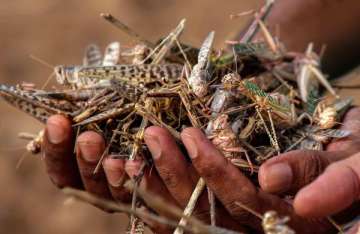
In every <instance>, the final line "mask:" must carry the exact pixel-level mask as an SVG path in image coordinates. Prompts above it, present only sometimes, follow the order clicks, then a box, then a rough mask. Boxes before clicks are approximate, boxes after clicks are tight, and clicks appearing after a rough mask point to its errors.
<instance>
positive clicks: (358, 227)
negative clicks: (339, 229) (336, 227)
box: [346, 222, 360, 234]
mask: <svg viewBox="0 0 360 234" xmlns="http://www.w3.org/2000/svg"><path fill="white" fill-rule="evenodd" d="M359 233H360V222H359V223H357V224H355V225H354V226H353V227H352V228H351V229H350V230H349V231H348V232H346V234H359Z"/></svg>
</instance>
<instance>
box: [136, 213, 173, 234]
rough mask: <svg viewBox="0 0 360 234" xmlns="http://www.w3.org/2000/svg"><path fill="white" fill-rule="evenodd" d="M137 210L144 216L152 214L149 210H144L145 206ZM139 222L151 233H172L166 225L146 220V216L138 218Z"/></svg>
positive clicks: (171, 229)
mask: <svg viewBox="0 0 360 234" xmlns="http://www.w3.org/2000/svg"><path fill="white" fill-rule="evenodd" d="M137 209H141V210H142V211H143V212H144V213H145V214H154V212H152V211H151V210H149V209H148V208H146V207H145V206H141V207H139V208H137ZM140 218H141V220H142V221H143V222H144V223H145V224H146V225H147V226H148V227H149V228H150V229H151V230H152V231H153V233H156V234H170V233H173V228H171V227H169V226H168V225H166V224H162V223H159V222H156V221H155V220H153V219H150V218H148V216H147V215H145V216H140Z"/></svg>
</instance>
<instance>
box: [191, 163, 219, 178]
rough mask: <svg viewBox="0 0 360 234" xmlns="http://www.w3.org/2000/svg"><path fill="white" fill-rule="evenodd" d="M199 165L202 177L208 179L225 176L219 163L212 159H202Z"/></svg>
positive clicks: (198, 168)
mask: <svg viewBox="0 0 360 234" xmlns="http://www.w3.org/2000/svg"><path fill="white" fill-rule="evenodd" d="M197 165H198V166H197V170H198V172H199V174H200V175H201V177H204V178H207V179H208V180H213V179H219V178H221V177H222V176H223V171H222V170H221V169H220V168H219V165H217V164H215V163H213V162H211V161H202V162H200V163H198V164H197Z"/></svg>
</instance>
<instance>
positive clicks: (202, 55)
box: [198, 31, 215, 69]
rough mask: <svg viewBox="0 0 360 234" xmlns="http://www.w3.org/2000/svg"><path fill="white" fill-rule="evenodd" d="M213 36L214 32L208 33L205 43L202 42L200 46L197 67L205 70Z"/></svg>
mask: <svg viewBox="0 0 360 234" xmlns="http://www.w3.org/2000/svg"><path fill="white" fill-rule="evenodd" d="M214 36H215V32H214V31H212V32H210V33H209V35H208V36H207V37H206V39H205V41H204V42H203V44H202V45H201V48H200V51H199V55H198V66H199V67H201V68H203V69H205V68H206V66H207V62H208V59H209V55H210V51H211V47H212V44H213V42H214Z"/></svg>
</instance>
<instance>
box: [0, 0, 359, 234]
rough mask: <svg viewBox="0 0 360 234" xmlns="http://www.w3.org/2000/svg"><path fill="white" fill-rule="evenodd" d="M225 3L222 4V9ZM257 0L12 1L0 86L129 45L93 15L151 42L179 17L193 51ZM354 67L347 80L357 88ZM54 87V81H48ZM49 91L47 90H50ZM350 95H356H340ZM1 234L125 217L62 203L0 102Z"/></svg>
mask: <svg viewBox="0 0 360 234" xmlns="http://www.w3.org/2000/svg"><path fill="white" fill-rule="evenodd" d="M225 3H226V4H225ZM261 4H262V1H260V0H256V1H254V0H253V1H250V0H227V1H222V2H221V3H220V2H219V1H216V0H197V1H191V0H167V1H162V0H108V1H95V0H88V1H80V0H75V1H70V0H68V1H60V0H34V1H26V0H12V1H2V2H1V4H0V35H1V36H0V45H1V47H0V52H1V53H0V82H1V83H6V84H16V83H20V82H23V81H25V82H33V83H35V84H36V85H38V86H40V87H41V85H43V84H44V82H45V81H46V79H47V77H48V76H49V75H50V74H51V72H52V69H51V68H49V67H47V66H44V65H42V64H40V63H39V62H36V61H34V60H32V59H31V58H30V55H34V56H36V57H39V58H41V59H42V60H44V61H46V62H47V63H49V64H52V65H57V64H80V63H81V62H82V56H83V51H84V48H85V47H86V46H87V45H88V44H90V43H97V44H99V45H100V46H101V47H102V48H105V46H106V45H107V44H108V43H109V42H111V41H120V42H121V45H122V46H124V47H129V46H132V45H134V43H135V42H134V41H131V38H129V37H128V36H127V35H125V34H123V33H122V32H121V31H119V30H118V29H116V28H115V27H113V26H111V25H110V24H109V23H107V22H105V21H104V20H103V19H101V18H100V17H99V14H100V13H101V12H108V13H111V14H113V15H114V16H116V17H118V18H119V19H120V20H122V21H123V22H124V23H126V24H127V25H128V26H130V27H131V28H133V29H135V30H136V31H137V32H138V33H139V34H141V35H142V36H143V37H145V38H147V39H148V40H150V41H154V42H155V41H157V40H158V39H159V38H160V37H163V36H165V35H167V34H168V32H169V31H170V30H171V29H173V28H174V27H175V26H176V25H177V23H178V22H179V21H180V20H181V19H182V18H186V19H187V25H186V30H185V32H184V34H183V35H182V41H183V42H185V43H188V44H192V45H196V46H199V44H200V43H201V41H202V40H203V39H204V37H205V36H206V35H207V33H208V32H209V31H210V30H215V31H216V41H215V47H216V48H221V47H222V46H223V41H224V40H225V39H232V37H233V36H234V35H236V33H237V32H239V31H240V30H241V29H242V28H243V27H244V25H245V24H246V23H247V22H248V20H249V18H248V17H243V18H238V19H235V20H230V17H229V15H230V14H232V13H239V12H243V11H248V10H251V9H258V8H259V7H260V6H261ZM359 74H360V69H358V70H355V71H354V72H352V73H351V74H350V75H347V76H346V78H345V80H346V82H347V84H351V82H356V81H355V79H354V77H358V76H360V75H359ZM53 84H54V82H53ZM50 86H51V84H50ZM346 92H348V93H347V94H349V95H356V93H357V91H350V92H349V91H346ZM0 113H1V118H0V139H1V141H0V233H13V234H17V233H27V234H33V233H36V234H45V233H55V234H56V233H62V234H65V233H66V234H72V233H74V234H75V233H76V234H81V233H86V234H100V233H101V234H107V233H109V234H112V233H123V232H124V230H125V229H126V227H127V217H126V216H125V215H121V214H107V213H104V212H102V211H100V210H98V209H96V208H94V207H91V206H90V205H87V204H83V203H79V202H71V201H70V202H69V201H68V200H67V198H66V197H65V196H64V195H63V194H62V193H61V192H59V191H58V190H57V189H56V188H55V187H54V186H53V185H52V184H51V182H50V181H49V179H48V178H47V175H46V173H45V169H44V165H43V162H42V161H41V158H40V157H34V156H31V155H28V156H26V157H25V160H24V161H23V162H22V164H21V166H20V167H19V168H18V169H16V165H17V163H18V162H19V160H20V158H22V157H23V156H24V155H25V150H24V147H25V144H26V142H25V141H22V140H19V139H18V138H17V135H18V133H19V132H30V133H37V132H38V131H39V130H40V129H41V128H42V125H41V124H40V123H38V122H37V121H36V120H34V119H32V118H31V117H28V116H27V115H25V114H23V113H21V112H20V111H18V110H16V109H15V108H13V107H10V106H8V105H7V104H5V103H4V102H0Z"/></svg>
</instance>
